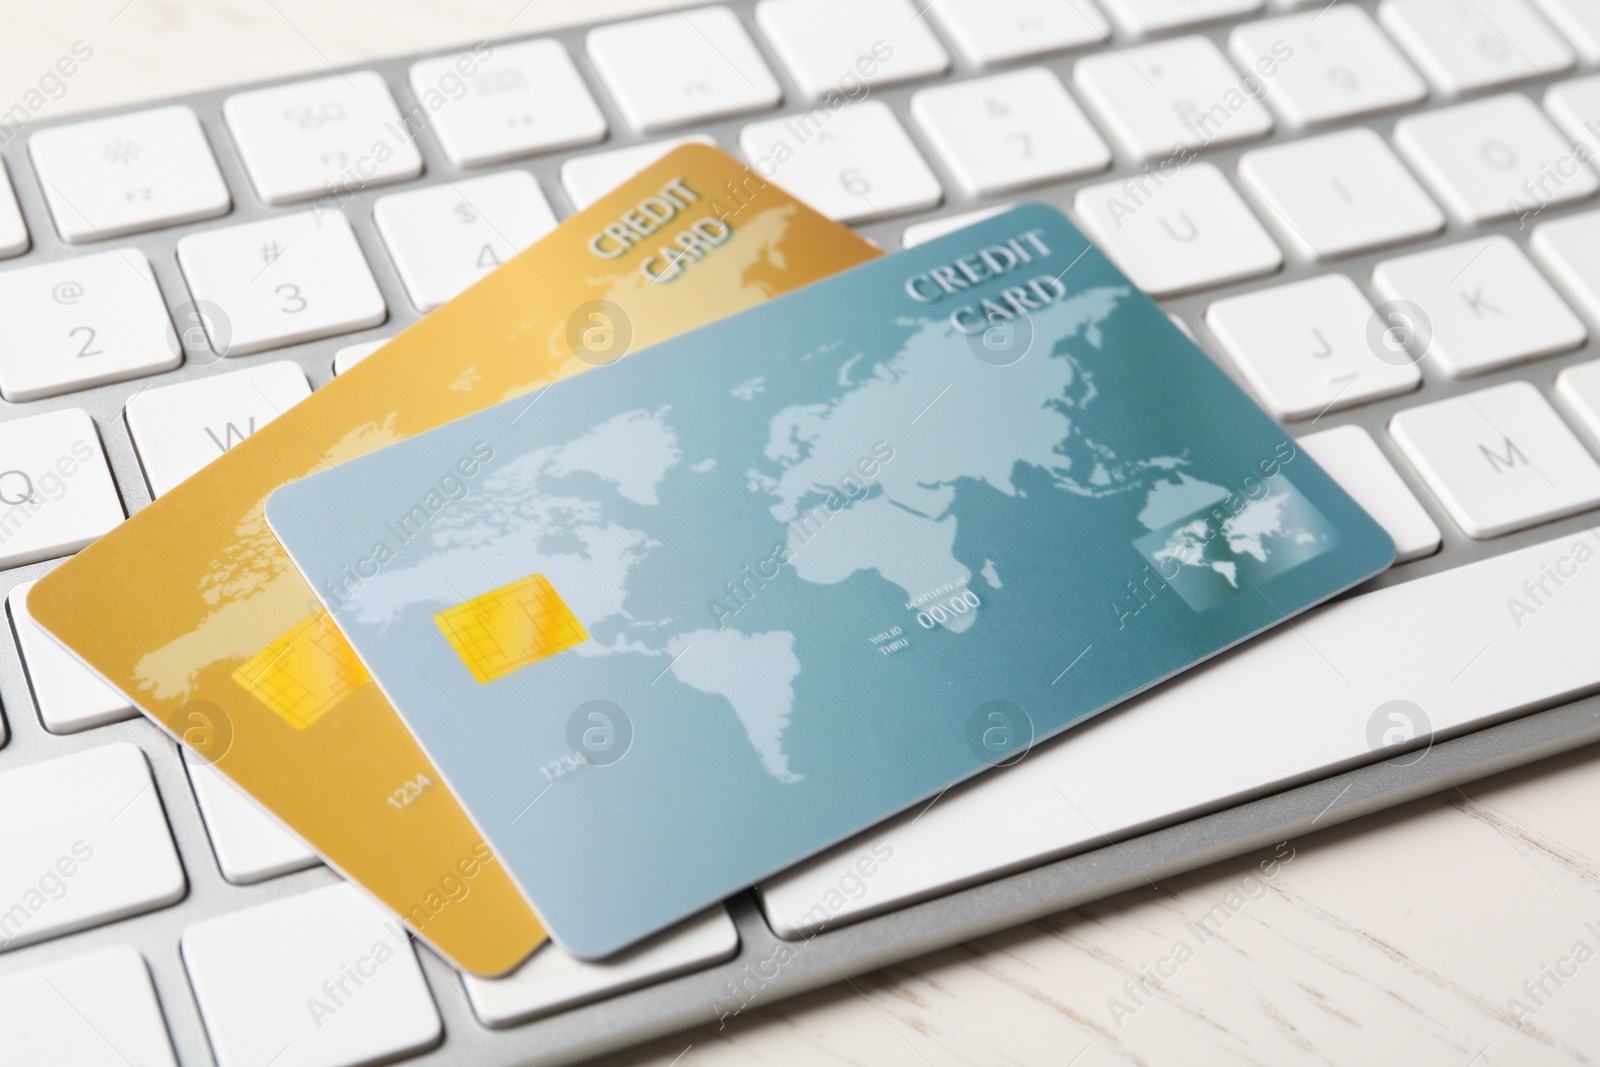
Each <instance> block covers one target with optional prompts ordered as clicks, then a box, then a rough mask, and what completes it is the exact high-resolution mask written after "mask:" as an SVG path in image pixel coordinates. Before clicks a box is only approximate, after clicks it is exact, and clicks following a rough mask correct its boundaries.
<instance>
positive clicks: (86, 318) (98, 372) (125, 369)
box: [0, 248, 182, 403]
mask: <svg viewBox="0 0 1600 1067" xmlns="http://www.w3.org/2000/svg"><path fill="white" fill-rule="evenodd" d="M0 321H4V322H5V323H6V329H5V330H4V331H3V332H0V396H4V397H5V398H6V399H7V400H10V401H12V402H13V403H16V402H20V401H26V400H38V399H40V398H42V397H47V396H59V395H61V394H62V393H70V392H72V391H73V390H76V389H87V388H89V387H90V386H95V385H105V384H108V383H110V382H121V381H126V380H128V379H129V378H138V377H141V376H143V375H146V374H155V373H158V372H160V371H164V370H171V369H172V368H173V367H176V366H177V365H178V364H179V363H180V362H182V360H181V357H180V354H179V353H180V349H179V347H178V344H177V340H176V338H175V337H174V336H173V335H172V327H171V323H170V321H169V320H168V318H167V306H166V303H165V302H164V301H163V300H162V299H161V291H160V290H159V289H157V288H156V282H155V276H154V275H153V274H152V273H151V271H150V261H149V260H147V259H145V258H144V255H143V254H142V253H140V252H138V251H136V250H134V249H131V248H129V249H121V250H119V251H116V252H101V253H98V254H96V255H92V256H82V257H80V258H78V259H68V260H61V261H59V262H56V263H44V264H40V265H39V266H37V267H25V268H23V269H21V270H13V271H8V272H6V273H4V274H0Z"/></svg>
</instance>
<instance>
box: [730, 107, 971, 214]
mask: <svg viewBox="0 0 1600 1067" xmlns="http://www.w3.org/2000/svg"><path fill="white" fill-rule="evenodd" d="M824 116H825V113H820V112H819V113H815V114H812V115H797V116H795V117H793V118H785V119H771V120H769V121H767V122H756V123H752V124H751V125H749V126H746V127H745V128H744V130H743V131H742V132H741V133H740V134H739V149H740V151H742V152H743V153H744V158H745V159H746V160H748V161H749V162H750V164H751V166H753V167H754V168H755V169H756V171H757V172H758V173H760V174H762V175H764V176H766V177H769V178H771V179H772V180H773V181H775V182H777V183H778V184H779V185H781V186H783V187H784V188H785V189H787V190H788V191H789V192H791V193H793V194H794V195H795V196H797V197H799V198H800V199H801V200H804V201H805V202H806V203H807V204H810V205H811V206H812V207H813V208H815V209H816V210H818V211H820V212H821V213H822V214H824V215H826V216H828V217H829V218H831V219H833V220H835V221H837V222H861V221H864V220H868V219H878V218H883V217H884V216H887V215H898V214H902V213H904V212H907V211H921V210H922V209H924V208H930V207H933V206H934V205H935V204H937V203H938V202H939V201H940V199H941V198H942V197H943V196H944V191H943V190H942V189H940V188H939V179H937V178H935V177H934V176H933V171H931V170H929V169H928V165H927V164H926V163H924V162H923V160H922V156H921V155H920V154H919V153H918V152H917V149H916V146H915V145H913V144H912V143H911V138H910V137H908V136H907V135H906V131H905V129H904V128H903V127H902V126H901V125H900V121H899V120H898V119H896V118H895V117H894V112H892V111H890V110H889V105H888V104H885V103H884V102H883V101H881V100H868V101H866V102H865V103H861V104H852V105H850V106H849V107H845V108H841V109H840V110H839V111H836V112H833V113H832V115H831V116H828V117H824ZM802 137H803V138H805V139H804V140H799V145H803V146H804V147H803V149H802V150H801V151H796V147H797V143H796V142H797V140H798V139H799V138H802Z"/></svg>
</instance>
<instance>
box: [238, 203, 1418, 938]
mask: <svg viewBox="0 0 1600 1067" xmlns="http://www.w3.org/2000/svg"><path fill="white" fill-rule="evenodd" d="M664 284H670V283H664ZM267 518H268V520H269V522H270V523H271V525H272V528H273V530H274V531H275V532H276V533H277V535H278V537H279V539H280V540H281V541H282V542H283V544H284V546H285V547H286V548H287V549H288V551H289V553H290V555H291V556H292V557H293V559H294V561H295V562H296V564H297V565H299V567H300V568H301V569H302V570H303V571H304V572H305V575H306V577H307V578H308V579H309V580H310V583H311V585H312V586H313V588H315V589H316V591H317V594H318V596H319V597H321V598H322V599H323V601H324V603H325V604H326V605H327V607H328V608H329V609H330V610H331V612H332V614H333V617H334V619H335V620H336V621H337V623H338V625H339V626H340V627H341V628H342V629H343V631H344V633H345V635H346V636H347V637H348V638H349V639H350V642H351V644H352V645H353V646H354V647H355V649H356V651H357V652H358V653H359V655H360V656H361V658H362V660H363V661H364V662H365V664H366V666H367V668H368V670H369V671H370V672H371V674H372V675H373V677H374V678H375V679H376V680H377V681H378V683H379V684H380V685H381V686H382V687H383V689H384V691H385V693H386V694H387V695H388V697H389V699H390V701H391V702H392V703H393V704H394V706H395V708H397V709H398V710H399V712H400V714H401V716H402V717H403V718H404V719H405V720H406V722H407V723H408V724H409V726H410V727H411V729H412V731H413V732H414V733H415V734H416V736H417V738H418V740H419V741H420V742H421V744H422V746H423V747H424V748H425V749H426V750H427V752H428V754H429V755H430V756H431V757H432V759H433V760H434V762H435V763H436V764H437V766H438V767H439V768H440V770H441V772H442V773H443V774H444V775H445V776H446V778H447V779H448V780H449V783H450V786H451V788H452V789H454V790H455V791H456V793H457V795H458V796H459V797H460V798H461V800H462V802H463V804H464V805H465V806H466V808H467V810H468V812H469V813H470V814H471V815H472V817H473V819H474V820H475V821H476V822H477V824H478V826H479V828H480V829H481V831H482V832H483V834H484V835H485V837H486V838H487V839H488V840H489V841H490V842H491V843H492V844H493V846H494V848H495V850H496V851H497V852H498V853H499V855H500V856H501V857H502V859H503V861H504V862H505V864H506V865H507V868H508V869H509V870H510V871H511V873H512V875H513V876H514V877H515V878H516V880H517V881H518V883H519V884H520V885H521V886H522V888H523V890H524V892H526V893H527V894H528V897H529V899H530V900H531V901H532V903H533V904H534V906H535V908H536V909H537V910H538V912H539V915H540V917H541V918H542V919H543V920H544V922H545V925H546V926H547V927H548V929H549V931H550V933H551V936H552V937H554V938H555V940H556V941H557V942H558V943H560V944H561V945H562V946H563V947H564V948H566V949H567V950H569V951H570V952H572V953H573V954H575V955H577V956H580V957H584V958H595V957H603V956H606V955H609V954H610V953H612V952H615V951H616V950H618V949H620V948H622V947H624V946H626V945H628V944H630V943H632V942H634V941H637V940H639V939H640V938H642V937H644V936H646V935H647V934H650V933H652V932H654V931H656V930H659V929H661V928H663V927H665V926H667V925H669V924H670V923H672V922H673V921H675V920H677V919H681V918H684V917H686V916H688V915H691V914H693V913H694V912H696V911H699V910H700V909H702V908H704V907H706V906H707V905H708V904H710V903H712V902H713V901H716V900H718V899H720V898H723V897H726V896H728V895H729V894H731V893H733V892H736V891H737V890H739V889H740V888H741V887H743V886H746V885H749V884H751V883H753V882H755V881H757V880H759V879H761V878H763V877H765V876H767V875H769V874H771V873H773V872H775V871H777V870H780V869H782V868H783V867H786V866H788V865H789V864H792V863H794V862H795V861H797V860H799V859H801V858H803V857H805V856H807V855H809V854H811V853H813V852H816V851H818V850H819V849H822V848H824V847H826V846H828V845H829V844H832V843H833V842H835V841H838V840H840V839H841V838H844V837H847V836H849V835H851V834H853V833H855V832H857V831H859V830H861V829H863V828H864V827H866V826H868V825H870V824H872V823H874V822H877V821H878V820H880V819H882V818H884V817H885V816H887V815H890V814H892V813H894V812H896V811H898V810H900V809H902V808H905V807H907V806H908V805H911V804H914V803H916V802H917V801H919V800H922V799H924V798H928V797H931V796H933V795H934V794H936V793H938V792H939V791H940V790H941V789H943V788H945V787H947V786H948V785H950V784H951V783H953V782H955V781H957V780H959V779H961V778H964V777H966V776H968V775H970V774H973V773H975V772H977V771H980V770H983V769H984V768H986V767H989V766H994V765H997V764H1003V763H1008V762H1012V761H1015V760H1017V759H1019V758H1022V757H1023V756H1024V755H1025V753H1026V751H1027V748H1028V746H1029V745H1031V744H1032V743H1033V742H1035V741H1037V740H1039V739H1040V738H1043V737H1046V736H1048V735H1050V734H1052V733H1055V732H1056V731H1058V730H1060V729H1062V728H1063V727H1066V726H1069V725H1071V724H1072V723H1075V722H1079V721H1082V720H1083V719H1085V718H1086V717H1088V716H1090V715H1093V714H1094V713H1096V712H1098V711H1101V710H1104V709H1106V708H1108V707H1110V706H1112V705H1114V704H1116V703H1118V702H1119V701H1121V700H1124V699H1126V698H1128V697H1129V696H1132V695H1133V694H1135V693H1137V692H1139V691H1140V690H1142V689H1145V688H1147V687H1149V686H1151V685H1154V684H1155V683H1157V682H1159V681H1161V680H1162V679H1164V678H1167V677H1169V676H1171V675H1173V674H1175V673H1176V672H1178V671H1181V670H1183V669H1185V668H1186V667H1189V666H1191V665H1193V664H1194V663H1196V662H1198V661H1200V660H1203V659H1206V658H1207V657H1209V656H1212V655H1215V654H1216V653H1218V652H1220V651H1222V650H1223V649H1225V648H1227V647H1229V646H1230V645H1233V644H1235V643H1236V642H1239V641H1242V640H1244V639H1246V638H1248V637H1250V636H1251V635H1253V634H1256V633H1258V632H1260V631H1262V630H1264V629H1266V628H1268V627H1271V626H1273V625H1276V624H1277V623H1279V622H1281V621H1282V620H1283V619H1285V618H1286V617H1288V616H1290V615H1293V614H1295V613H1297V612H1300V611H1303V610H1304V609H1306V608H1308V607H1310V606H1311V605H1313V604H1315V603H1317V602H1319V601H1321V600H1324V599H1326V598H1328V597H1330V596H1333V595H1334V594H1336V593H1338V592H1340V591H1341V590H1344V589H1346V588H1348V587H1350V586H1352V585H1354V584H1356V583H1358V582H1360V581H1362V580H1364V579H1366V578H1368V577H1370V576H1371V575H1373V574H1375V573H1377V572H1379V571H1381V570H1383V569H1384V568H1385V567H1387V566H1388V565H1389V563H1390V562H1391V561H1392V559H1393V557H1394V546H1393V544H1392V542H1391V541H1390V540H1389V538H1388V536H1387V535H1386V534H1385V533H1384V532H1383V531H1382V529H1380V528H1379V527H1378V525H1377V524H1376V523H1375V522H1373V520H1372V519H1371V518H1369V517H1368V516H1367V514H1366V513H1365V512H1364V511H1362V510H1361V508H1360V507H1359V506H1358V505H1357V504H1356V503H1355V502H1354V501H1352V500H1351V499H1350V498H1349V497H1348V496H1347V495H1345V493H1344V492H1343V491H1341V490H1340V489H1339V487H1338V486H1337V485H1335V484H1334V482H1333V481H1332V480H1331V479H1330V478H1329V477H1328V476H1327V475H1326V474H1324V473H1323V472H1322V471H1321V470H1320V469H1319V468H1318V467H1317V466H1316V465H1315V464H1314V463H1313V462H1312V461H1311V460H1310V458H1308V457H1307V456H1305V455H1304V454H1302V453H1300V452H1299V451H1298V450H1297V449H1296V448H1295V446H1294V444H1293V442H1292V441H1291V439H1290V438H1289V436H1288V435H1287V434H1285V433H1284V431H1283V430H1282V429H1281V428H1280V427H1279V426H1278V425H1277V424H1275V423H1274V422H1273V421H1272V420H1271V419H1270V418H1268V417H1267V416H1266V415H1264V414H1263V413H1262V412H1261V411H1260V410H1259V409H1258V408H1257V407H1256V406H1255V405H1254V404H1253V403H1252V402H1251V401H1250V400H1249V399H1248V398H1247V397H1246V396H1245V395H1244V393H1242V392H1241V391H1240V390H1239V389H1238V387H1237V386H1235V385H1234V384H1233V383H1232V382H1231V381H1230V380H1229V379H1228V378H1227V376H1226V375H1225V374H1223V373H1222V372H1221V371H1220V370H1219V369H1218V368H1217V367H1216V366H1214V365H1213V364H1212V362H1211V360H1210V359H1208V358H1207V357H1206V356H1205V354H1204V353H1202V352H1201V351H1200V350H1199V349H1198V348H1196V347H1195V345H1194V344H1193V343H1192V342H1191V341H1190V340H1188V339H1187V338H1186V337H1185V336H1184V335H1183V333H1182V332H1181V331H1180V330H1178V329H1177V328H1176V327H1175V326H1174V325H1173V324H1172V323H1171V321H1169V320H1168V318H1167V316H1166V315H1165V314H1163V313H1162V312H1161V311H1160V309H1159V308H1157V307H1156V305H1155V304H1154V303H1152V302H1151V301H1150V300H1149V299H1148V298H1147V297H1145V296H1144V295H1143V294H1142V293H1140V292H1139V291H1138V290H1137V289H1135V288H1134V287H1133V285H1132V284H1131V283H1130V282H1129V281H1128V279H1127V278H1126V277H1124V276H1123V275H1122V273H1121V272H1120V271H1118V270H1117V269H1116V268H1115V267H1114V266H1113V265H1112V264H1111V263H1110V262H1109V261H1108V260H1107V259H1106V258H1105V256H1104V255H1102V254H1101V252H1100V251H1099V250H1098V249H1096V248H1095V247H1094V246H1093V245H1091V244H1090V243H1089V242H1088V240H1087V239H1086V238H1085V237H1084V236H1083V235H1082V234H1081V233H1079V232H1078V230H1077V229H1076V228H1074V227H1073V226H1072V225H1071V224H1070V223H1069V222H1068V221H1067V220H1066V219H1065V218H1064V217H1063V216H1062V215H1061V214H1060V213H1059V212H1057V211H1055V210H1054V209H1052V208H1049V207H1045V206H1041V205H1025V206H1022V207H1019V208H1016V209H1014V210H1012V211H1009V212H1007V213H1005V214H1003V215H999V216H996V217H994V218H990V219H987V220H985V221H983V222H980V223H978V224H977V225H974V226H972V227H970V228H968V229H966V230H962V231H960V232H958V233H955V234H951V235H949V236H947V237H944V238H941V239H939V240H936V241H933V242H931V243H929V244H926V245H922V246H920V247H918V248H916V249H912V250H909V251H905V252H901V253H899V254H896V255H892V256H888V257H886V258H884V259H881V260H878V261H875V262H871V263H867V264H865V265H863V266H860V267H857V268H855V269H853V270H850V271H847V272H846V273H844V274H841V275H837V276H835V277H832V278H829V279H826V280H823V281H820V282H817V283H815V284H813V285H811V286H809V287H807V288H805V289H802V290H800V291H798V292H796V293H793V294H791V295H789V296H785V297H782V298H780V299H777V300H774V301H772V302H770V303H768V304H765V305H762V306H759V307H755V308H752V309H750V310H748V311H744V312H740V313H738V314H736V315H733V316H732V317H730V318H727V319H724V320H722V321H720V322H717V323H715V324H712V325H710V326H706V327H704V328H701V329H698V330H695V331H693V332H691V333H688V334H684V335H682V336H680V337H678V338H676V339H674V340H671V341H667V342H665V343H663V344H658V345H655V346H654V347H652V348H649V349H646V350H644V351H641V352H637V353H634V354H631V355H629V356H627V357H626V358H625V359H622V360H620V361H618V362H616V363H614V364H611V365H608V366H605V367H601V368H598V369H596V370H594V371H591V372H590V373H587V374H583V375H579V376H577V377H574V378H570V379H567V380H564V381H561V382H559V383H557V384H555V385H552V386H549V387H548V388H546V389H545V390H544V391H543V392H541V393H539V394H535V395H534V396H532V397H523V398H518V399H515V400H511V401H508V402H506V403H503V404H501V405H499V406H497V407H493V408H489V409H487V410H485V411H483V412H480V413H479V414H476V415H472V416H469V417H467V418H463V419H461V420H459V421H457V422H454V423H451V424H449V425H446V426H442V427H440V428H438V429H436V430H432V431H430V432H428V433H425V434H422V435H420V436H418V437H414V438H411V439H410V440H407V441H404V442H401V443H399V444H396V445H392V446H390V447H388V448H385V449H383V450H381V451H378V452H375V453H372V454H370V455H367V456H364V457H362V458H360V459H356V460H353V461H351V462H349V463H345V464H342V465H340V466H338V467H336V468H333V469H331V470H327V471H323V472H321V473H318V474H316V475H313V476H311V477H309V478H306V479H304V480H302V481H299V482H296V483H294V484H291V485H289V486H286V487H284V488H282V489H280V490H278V491H277V492H276V493H274V494H273V495H272V497H271V499H270V501H269V502H268V505H267ZM1194 711H1195V714H1196V715H1204V714H1205V709H1204V708H1196V709H1194ZM1284 714H1285V715H1292V714H1294V710H1293V709H1291V708H1285V709H1284ZM1241 743H1244V742H1243V741H1241ZM1127 770H1128V774H1129V779H1130V781H1134V780H1136V778H1137V774H1138V768H1137V767H1129V768H1128V769H1127ZM1021 817H1027V813H1019V812H1009V813H1008V812H997V813H996V818H1021Z"/></svg>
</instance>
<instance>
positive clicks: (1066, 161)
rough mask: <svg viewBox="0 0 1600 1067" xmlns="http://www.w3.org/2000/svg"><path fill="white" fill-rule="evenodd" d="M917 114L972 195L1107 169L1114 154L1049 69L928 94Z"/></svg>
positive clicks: (914, 106) (916, 100) (917, 104)
mask: <svg viewBox="0 0 1600 1067" xmlns="http://www.w3.org/2000/svg"><path fill="white" fill-rule="evenodd" d="M911 115H912V117H913V118H915V119H916V120H917V124H918V125H919V126H921V127H922V132H923V134H924V135H925V136H926V137H927V138H928V140H929V141H930V142H932V144H933V147H934V149H935V150H936V151H937V152H938V153H939V156H940V158H942V159H943V160H944V164H945V166H946V167H948V168H949V169H950V173H951V174H953V175H954V176H955V179H956V182H957V184H959V185H960V186H961V188H962V190H963V191H964V192H965V193H966V194H967V195H968V196H974V197H980V196H994V195H997V194H1000V193H1005V192H1010V191H1011V190H1013V189H1018V188H1021V187H1023V186H1026V185H1036V184H1038V183H1040V182H1047V181H1054V180H1057V179H1061V178H1071V177H1076V176H1077V175H1080V174H1091V173H1093V172H1094V171H1097V170H1104V169H1105V168H1106V167H1108V166H1110V164H1111V149H1109V148H1107V147H1106V143H1105V142H1104V141H1102V140H1101V139H1100V135H1099V134H1097V133H1095V132H1094V127H1093V126H1091V125H1089V120H1088V119H1086V118H1084V115H1083V112H1082V111H1080V110H1079V109H1078V105H1077V104H1075V103H1073V102H1072V98H1071V97H1070V96H1068V95H1067V91H1066V89H1064V88H1062V86H1061V82H1060V81H1059V80H1058V79H1057V78H1056V76H1055V75H1054V74H1052V73H1050V72H1049V71H1048V70H1045V69H1044V68H1043V67H1030V68H1028V69H1027V70H1018V71H1012V72H1011V73H1008V74H994V75H990V76H989V77H987V78H976V79H974V80H972V81H966V82H958V83H956V84H954V85H941V86H939V87H938V88H934V89H924V90H922V91H921V92H919V93H917V94H916V95H915V96H913V97H912V98H911Z"/></svg>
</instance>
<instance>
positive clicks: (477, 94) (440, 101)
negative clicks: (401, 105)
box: [410, 39, 606, 167]
mask: <svg viewBox="0 0 1600 1067" xmlns="http://www.w3.org/2000/svg"><path fill="white" fill-rule="evenodd" d="M410 81H411V95H412V96H414V97H416V98H417V99H418V100H419V101H421V102H422V103H423V106H424V107H427V108H429V109H430V110H431V111H432V112H433V133H434V136H436V137H437V138H438V139H439V145H440V147H441V148H443V149H444V154H445V155H447V156H449V157H450V162H452V163H454V164H455V165H456V166H458V167H481V166H483V165H484V164H487V163H500V162H503V161H505V160H508V159H515V158H517V157H518V156H526V155H532V154H533V153H535V152H554V151H555V150H556V149H558V148H571V147H573V146H575V145H582V144H593V143H594V142H595V141H599V140H603V139H604V138H605V135H606V120H605V116H604V115H602V114H601V113H600V108H599V106H598V105H596V104H595V102H594V97H593V96H591V95H590V94H589V87H588V86H587V85H585V84H584V83H583V78H582V76H581V75H579V74H578V68H577V67H576V66H574V65H573V63H572V57H571V56H569V55H567V50H566V49H565V48H562V47H561V45H560V43H558V42H556V41H551V40H548V39H545V40H538V41H519V42H517V43H515V44H501V43H499V42H498V41H497V42H495V45H494V51H493V52H492V53H490V54H489V55H488V57H486V58H485V57H483V56H482V55H481V53H479V52H477V51H472V52H461V53H458V54H456V55H449V56H435V57H434V58H432V59H422V60H418V61H417V62H416V63H414V64H412V67H411V78H410Z"/></svg>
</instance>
